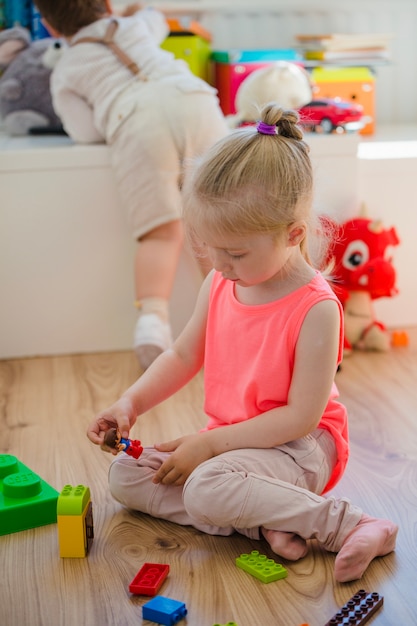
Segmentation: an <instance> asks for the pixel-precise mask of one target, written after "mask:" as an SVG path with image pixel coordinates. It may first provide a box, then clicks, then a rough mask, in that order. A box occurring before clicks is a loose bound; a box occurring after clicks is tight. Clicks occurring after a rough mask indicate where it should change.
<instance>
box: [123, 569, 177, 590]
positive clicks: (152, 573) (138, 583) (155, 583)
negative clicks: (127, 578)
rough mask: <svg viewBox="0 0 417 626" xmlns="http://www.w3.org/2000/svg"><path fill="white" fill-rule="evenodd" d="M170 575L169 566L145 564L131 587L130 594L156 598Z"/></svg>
mask: <svg viewBox="0 0 417 626" xmlns="http://www.w3.org/2000/svg"><path fill="white" fill-rule="evenodd" d="M168 573H169V565H162V564H160V563H145V564H144V565H143V566H142V567H141V569H140V570H139V572H138V573H137V574H136V576H135V577H134V579H133V580H132V582H131V583H130V585H129V591H130V593H135V594H141V595H144V596H155V595H156V594H157V593H158V591H159V589H160V588H161V585H162V583H163V582H164V580H165V578H166V577H167V576H168Z"/></svg>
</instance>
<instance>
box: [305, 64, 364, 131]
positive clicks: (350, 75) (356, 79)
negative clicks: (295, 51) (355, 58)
mask: <svg viewBox="0 0 417 626" xmlns="http://www.w3.org/2000/svg"><path fill="white" fill-rule="evenodd" d="M311 78H312V81H313V93H314V98H340V99H341V100H346V101H348V102H354V103H356V104H361V105H362V107H363V114H364V117H365V119H366V124H365V126H364V127H363V128H362V129H361V130H360V131H359V132H360V134H362V135H372V134H373V133H374V132H375V78H374V75H373V74H372V72H371V70H370V69H369V68H367V67H331V68H329V67H327V68H324V67H316V68H314V69H313V70H312V72H311Z"/></svg>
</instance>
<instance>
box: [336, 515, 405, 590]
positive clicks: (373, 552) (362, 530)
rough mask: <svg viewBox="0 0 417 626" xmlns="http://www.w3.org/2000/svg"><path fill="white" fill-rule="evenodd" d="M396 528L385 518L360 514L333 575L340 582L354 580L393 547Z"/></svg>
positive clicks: (340, 553)
mask: <svg viewBox="0 0 417 626" xmlns="http://www.w3.org/2000/svg"><path fill="white" fill-rule="evenodd" d="M397 532H398V526H397V525H396V524H394V523H393V522H391V521H389V520H386V519H377V518H375V517H370V516H369V515H362V517H361V519H360V521H359V523H358V524H357V525H356V526H355V528H354V529H353V530H351V532H350V533H349V534H348V536H347V537H346V539H345V541H344V543H343V545H342V547H341V549H340V550H339V553H338V555H337V557H336V561H335V567H334V574H335V578H336V580H337V581H338V582H340V583H345V582H349V581H351V580H358V579H359V578H361V577H362V575H363V574H364V572H365V570H366V568H367V567H368V565H369V564H370V562H371V561H372V560H373V559H374V558H375V557H377V556H385V555H386V554H389V553H390V552H392V551H393V550H394V548H395V540H396V537H397Z"/></svg>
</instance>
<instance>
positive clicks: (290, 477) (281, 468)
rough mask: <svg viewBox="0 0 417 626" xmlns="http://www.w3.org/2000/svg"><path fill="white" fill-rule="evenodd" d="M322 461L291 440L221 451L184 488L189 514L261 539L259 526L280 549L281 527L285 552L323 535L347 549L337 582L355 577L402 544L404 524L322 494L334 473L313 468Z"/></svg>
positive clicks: (333, 547) (329, 544) (327, 542)
mask: <svg viewBox="0 0 417 626" xmlns="http://www.w3.org/2000/svg"><path fill="white" fill-rule="evenodd" d="M326 436H327V435H326ZM304 439H305V438H304ZM304 439H303V440H304ZM303 440H300V442H301V441H303ZM295 443H297V442H295ZM319 444H320V442H319ZM321 456H322V460H323V458H324V457H323V455H321ZM309 457H311V458H310V459H309ZM319 458H320V454H319V453H316V454H315V453H314V450H313V449H312V451H311V454H306V450H303V449H302V448H300V449H292V450H291V445H289V446H281V447H280V448H278V449H271V450H252V449H249V450H237V451H233V452H228V453H225V454H222V455H219V456H218V457H215V458H213V459H210V460H209V461H206V462H205V463H203V464H202V465H200V466H199V467H198V468H197V469H196V470H194V472H193V473H192V474H191V476H190V477H189V479H188V480H187V482H186V484H185V487H184V493H183V497H184V505H185V508H186V511H187V512H188V514H189V515H190V517H191V518H192V519H193V520H195V521H198V522H199V523H200V524H201V523H205V524H207V525H212V526H219V527H223V526H226V525H231V526H233V527H234V528H235V529H236V530H238V531H239V532H242V533H243V534H245V535H247V536H250V537H252V538H259V529H261V532H264V530H263V529H267V532H266V534H265V536H266V538H267V540H269V539H270V540H271V547H272V549H274V533H273V532H271V533H269V532H268V531H278V534H277V535H275V537H278V540H277V546H276V547H278V548H280V547H282V545H284V550H288V549H289V545H290V543H291V540H292V539H294V538H297V537H299V538H300V541H298V540H297V541H296V543H297V546H296V547H297V549H298V550H299V553H300V556H302V553H303V547H304V544H303V541H302V540H307V539H312V538H316V539H317V540H318V541H319V542H320V543H321V544H322V545H323V546H324V548H325V549H326V550H329V551H332V552H339V551H340V553H339V555H338V557H337V560H336V565H335V576H336V579H337V580H340V581H347V580H355V579H357V578H360V577H361V576H362V574H363V573H364V571H365V569H366V568H367V566H368V565H369V563H370V562H371V561H372V559H373V558H375V557H376V556H383V555H385V554H387V553H388V552H390V551H392V550H393V549H394V546H395V536H396V532H397V527H396V526H395V524H393V523H392V522H389V521H386V520H377V519H375V518H368V517H367V516H364V515H363V513H362V511H361V510H360V509H359V508H358V507H356V506H354V505H352V504H351V503H350V502H349V501H348V500H347V499H344V498H342V499H340V500H336V499H335V498H332V497H329V498H324V497H322V496H319V495H317V494H316V493H314V492H313V490H317V491H319V492H320V489H317V487H319V484H320V482H322V479H323V477H324V474H325V473H326V472H324V474H323V472H322V471H321V469H320V466H319V465H317V466H316V469H317V470H318V474H317V475H315V474H314V472H313V473H312V472H311V468H312V467H313V466H314V464H315V463H317V461H318V460H319ZM310 461H311V462H310ZM277 476H279V477H280V478H277ZM325 484H326V483H324V484H322V488H323V487H324V485H325ZM195 521H194V522H193V524H194V525H195ZM285 536H287V538H286V539H285ZM288 538H289V541H288ZM281 556H283V554H282V551H281Z"/></svg>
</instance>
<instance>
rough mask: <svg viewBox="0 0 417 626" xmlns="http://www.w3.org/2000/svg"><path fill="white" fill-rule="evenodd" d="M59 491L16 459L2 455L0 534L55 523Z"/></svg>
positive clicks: (0, 462) (0, 469)
mask: <svg viewBox="0 0 417 626" xmlns="http://www.w3.org/2000/svg"><path fill="white" fill-rule="evenodd" d="M57 500H58V492H57V491H56V490H55V489H54V488H53V487H51V486H50V485H48V484H47V483H46V482H45V481H44V480H42V479H41V478H40V477H39V476H38V475H37V474H35V473H34V472H32V470H31V469H29V468H28V467H26V465H23V463H21V462H20V461H19V460H18V459H17V458H16V457H15V456H12V455H10V454H0V535H8V534H10V533H16V532H19V531H21V530H27V529H28V528H37V527H38V526H44V525H46V524H54V523H55V522H56V520H57V514H56V503H57Z"/></svg>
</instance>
